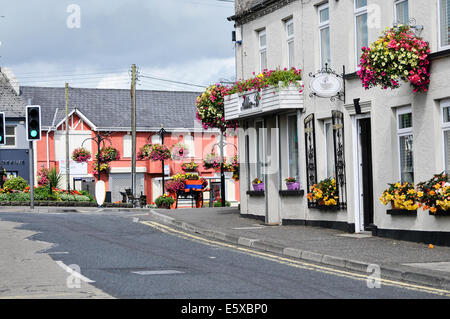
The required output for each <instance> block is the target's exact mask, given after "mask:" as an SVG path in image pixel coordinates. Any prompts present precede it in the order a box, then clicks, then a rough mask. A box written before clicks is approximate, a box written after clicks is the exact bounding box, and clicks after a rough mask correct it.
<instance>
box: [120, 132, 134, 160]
mask: <svg viewBox="0 0 450 319" xmlns="http://www.w3.org/2000/svg"><path fill="white" fill-rule="evenodd" d="M126 139H127V141H126V142H125V140H126ZM128 140H129V141H128ZM126 143H131V144H132V143H133V139H132V136H131V135H130V134H124V135H123V141H122V148H123V150H122V154H123V157H124V158H130V157H131V156H132V150H131V148H132V145H126ZM128 146H130V147H129V148H128Z"/></svg>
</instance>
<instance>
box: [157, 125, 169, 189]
mask: <svg viewBox="0 0 450 319" xmlns="http://www.w3.org/2000/svg"><path fill="white" fill-rule="evenodd" d="M167 133H168V132H167V131H166V130H165V129H164V127H163V126H162V125H161V129H160V130H159V131H158V135H159V136H160V137H161V145H164V136H165V135H166V134H167ZM161 167H162V195H164V188H165V185H164V183H165V172H164V159H163V160H162V161H161Z"/></svg>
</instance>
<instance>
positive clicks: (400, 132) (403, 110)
mask: <svg viewBox="0 0 450 319" xmlns="http://www.w3.org/2000/svg"><path fill="white" fill-rule="evenodd" d="M408 113H411V116H412V108H411V106H404V107H399V108H398V109H397V112H396V116H395V118H396V121H397V124H396V126H397V144H398V146H397V154H398V174H399V181H401V179H402V158H401V150H400V138H401V137H404V136H409V135H412V137H413V147H414V134H413V128H414V124H413V122H411V127H408V128H402V129H401V128H400V127H399V125H400V115H403V114H408ZM412 121H414V117H412ZM413 172H414V156H413Z"/></svg>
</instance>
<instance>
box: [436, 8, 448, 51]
mask: <svg viewBox="0 0 450 319" xmlns="http://www.w3.org/2000/svg"><path fill="white" fill-rule="evenodd" d="M439 37H440V41H439V42H440V47H441V48H447V47H450V0H439Z"/></svg>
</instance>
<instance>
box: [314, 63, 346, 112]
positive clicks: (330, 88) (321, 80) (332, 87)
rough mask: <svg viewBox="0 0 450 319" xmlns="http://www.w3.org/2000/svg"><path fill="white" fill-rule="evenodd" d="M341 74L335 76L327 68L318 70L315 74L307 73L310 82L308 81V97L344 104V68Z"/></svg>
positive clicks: (334, 73)
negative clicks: (337, 100)
mask: <svg viewBox="0 0 450 319" xmlns="http://www.w3.org/2000/svg"><path fill="white" fill-rule="evenodd" d="M343 71H344V72H343V73H342V74H337V73H336V72H334V71H333V70H332V69H330V68H329V67H328V64H327V63H325V67H324V68H322V69H321V70H319V71H318V72H317V73H314V74H313V73H309V76H310V78H311V80H310V81H309V89H310V91H311V93H310V94H309V96H310V97H313V96H317V97H323V98H330V100H331V101H334V100H335V99H339V100H341V101H344V103H345V84H344V76H345V68H344V67H343Z"/></svg>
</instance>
